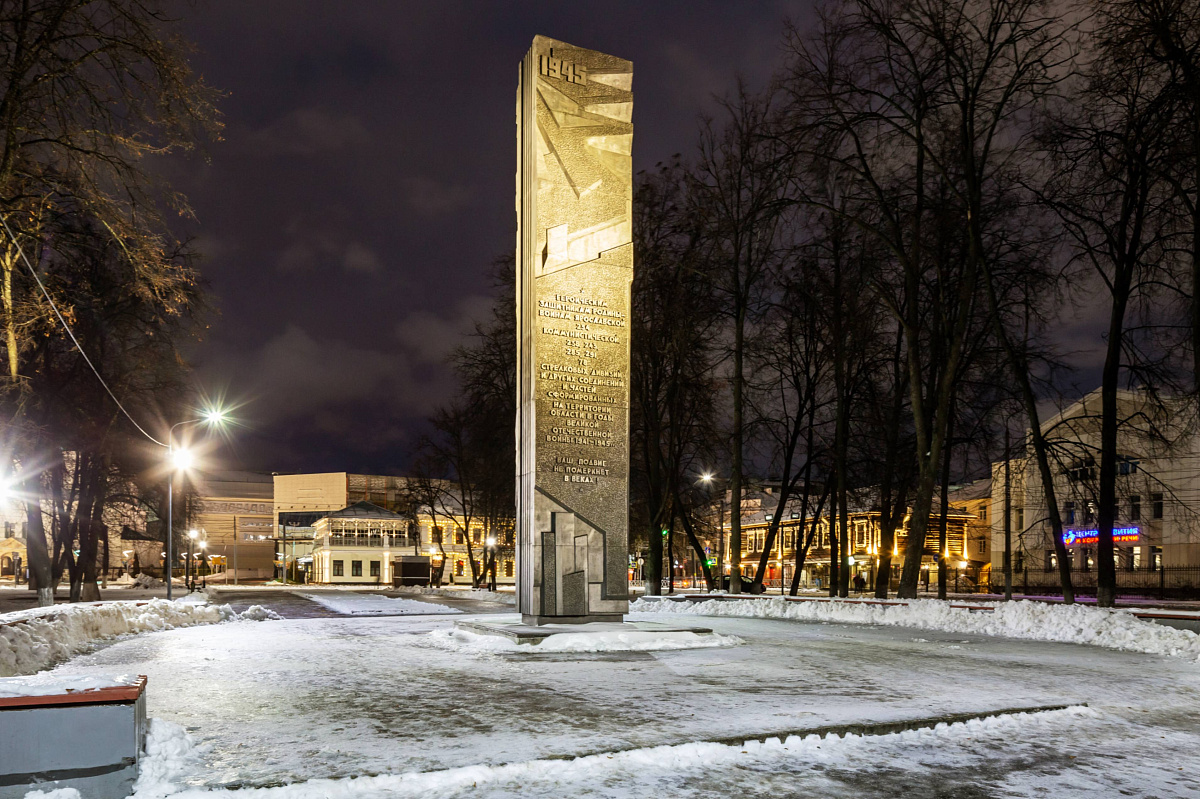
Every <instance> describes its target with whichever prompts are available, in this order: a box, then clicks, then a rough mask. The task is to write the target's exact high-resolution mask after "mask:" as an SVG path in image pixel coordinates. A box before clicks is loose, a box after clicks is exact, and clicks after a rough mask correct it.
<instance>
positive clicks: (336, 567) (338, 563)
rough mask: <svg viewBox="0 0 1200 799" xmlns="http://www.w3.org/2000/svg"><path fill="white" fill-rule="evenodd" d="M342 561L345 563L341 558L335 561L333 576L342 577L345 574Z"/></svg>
mask: <svg viewBox="0 0 1200 799" xmlns="http://www.w3.org/2000/svg"><path fill="white" fill-rule="evenodd" d="M342 563H343V561H340V560H335V561H334V562H333V576H334V577H341V576H342V575H343V574H344V572H343V571H342V569H343V566H342Z"/></svg>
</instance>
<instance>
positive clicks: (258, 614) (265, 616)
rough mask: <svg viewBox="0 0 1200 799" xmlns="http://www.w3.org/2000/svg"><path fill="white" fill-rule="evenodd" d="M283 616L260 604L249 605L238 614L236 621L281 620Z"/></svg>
mask: <svg viewBox="0 0 1200 799" xmlns="http://www.w3.org/2000/svg"><path fill="white" fill-rule="evenodd" d="M282 620H283V616H280V615H279V614H278V613H276V612H275V611H273V610H271V609H270V608H264V607H263V606H262V605H251V606H250V607H248V608H246V609H245V610H243V611H242V612H241V613H239V614H238V621H282Z"/></svg>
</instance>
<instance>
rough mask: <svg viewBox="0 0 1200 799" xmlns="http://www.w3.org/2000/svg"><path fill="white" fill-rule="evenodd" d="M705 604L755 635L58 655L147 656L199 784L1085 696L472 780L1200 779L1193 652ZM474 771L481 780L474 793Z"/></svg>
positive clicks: (1189, 790)
mask: <svg viewBox="0 0 1200 799" xmlns="http://www.w3.org/2000/svg"><path fill="white" fill-rule="evenodd" d="M457 618H465V616H459V617H457ZM636 618H638V619H645V620H663V621H668V622H675V621H678V619H677V618H667V617H659V616H652V615H648V614H647V615H640V616H638V617H636ZM697 621H701V620H700V619H697ZM703 623H704V624H705V625H709V626H712V627H713V628H714V630H715V631H716V632H719V633H723V634H732V635H737V636H740V637H741V638H743V639H745V641H746V644H745V645H743V646H738V647H733V648H727V649H707V650H705V649H702V650H685V651H676V652H659V653H653V654H650V653H632V654H596V655H540V656H526V655H520V656H518V655H475V654H465V653H462V652H456V651H451V650H447V649H445V648H442V647H439V646H436V645H434V643H433V642H432V641H431V640H430V637H429V636H427V635H426V633H427V632H429V631H430V630H433V629H438V628H444V627H447V626H449V625H450V624H452V619H450V618H447V617H441V618H439V617H429V616H425V617H396V618H379V619H375V618H345V619H301V620H288V621H280V622H266V623H262V624H256V625H246V626H242V625H223V626H219V627H198V628H190V629H181V630H171V631H166V632H162V633H154V634H148V635H142V636H139V637H136V638H131V639H128V640H124V641H120V642H118V643H115V644H113V645H110V646H108V647H106V648H104V649H101V650H99V651H97V652H95V653H93V654H91V655H87V656H85V657H81V658H77V659H75V660H73V661H71V662H70V663H68V664H66V665H65V666H64V667H63V670H64V671H69V672H70V673H84V672H113V671H118V672H137V673H144V674H147V675H149V677H150V687H149V710H150V715H151V716H153V717H155V718H161V719H167V720H170V721H174V722H178V723H179V724H182V725H184V726H185V727H186V728H187V729H188V730H189V731H190V732H191V733H192V735H193V737H194V738H195V739H196V740H197V742H198V743H199V746H200V758H199V759H198V760H197V761H195V762H194V763H192V764H191V766H190V767H189V769H188V774H187V775H186V781H187V782H189V783H191V784H193V785H197V786H201V785H203V786H208V787H215V786H222V785H225V786H263V785H277V784H279V783H281V782H291V781H296V780H308V779H317V778H343V777H350V776H360V775H372V774H387V775H396V774H402V773H405V772H428V771H435V770H441V769H454V768H460V767H469V766H476V765H478V764H486V765H495V764H503V763H521V762H523V761H531V760H537V759H540V758H547V757H559V756H564V755H577V754H586V753H596V752H601V753H602V752H613V751H617V750H628V749H637V748H640V747H653V746H659V745H663V744H685V743H687V742H689V741H697V740H705V739H714V738H724V737H727V736H732V735H747V736H750V735H763V734H780V733H782V734H786V733H788V732H789V731H794V730H797V729H804V728H811V727H817V726H821V725H826V724H837V723H851V722H860V721H887V720H897V719H909V718H923V717H929V716H934V715H938V714H941V713H960V712H967V711H984V710H994V709H1000V708H1009V707H1018V706H1030V705H1040V704H1067V703H1076V702H1087V703H1089V704H1090V705H1091V708H1092V709H1093V711H1094V712H1090V713H1087V714H1085V715H1082V716H1076V715H1070V714H1066V715H1064V714H1058V715H1054V714H1051V715H1050V716H1049V717H1046V718H1040V717H1039V718H1035V719H1032V720H1027V721H1021V720H1019V719H1014V720H1011V721H1009V722H1006V723H1005V724H1007V726H1005V725H999V726H996V725H983V726H977V727H976V728H975V729H974V730H973V731H967V732H963V730H964V728H954V729H957V730H958V732H956V733H954V734H948V735H946V736H943V738H940V739H939V738H937V737H936V736H933V737H926V738H921V737H920V736H917V737H915V738H914V737H912V736H909V738H907V739H905V737H904V736H885V737H881V738H877V739H861V740H859V741H857V742H833V743H832V744H829V743H826V744H823V745H822V746H823V750H822V751H823V752H824V754H821V753H820V752H815V751H814V750H812V748H811V747H808V748H805V747H802V746H791V747H789V748H788V749H786V750H785V749H784V748H783V747H776V748H774V749H772V748H771V747H764V748H762V749H761V750H754V751H751V750H750V749H747V750H746V753H745V754H743V753H742V748H740V747H718V748H717V749H716V750H713V751H712V752H709V754H708V755H706V756H704V757H701V758H698V759H697V758H695V757H692V758H687V757H684V758H682V759H681V760H680V759H679V758H674V760H673V758H672V757H670V756H665V755H661V754H660V755H655V756H645V755H639V754H637V753H629V754H626V755H621V756H617V757H615V758H612V759H611V761H612V762H611V763H608V762H607V761H609V760H610V759H609V758H608V757H607V755H601V756H600V758H599V760H596V761H576V762H575V763H556V764H541V765H539V766H537V767H532V766H530V767H524V768H526V770H525V771H521V770H520V769H517V770H516V771H513V769H514V768H516V767H514V766H509V767H506V769H502V770H500V771H496V770H494V769H492V770H483V771H482V772H481V771H480V770H479V769H472V770H471V771H470V772H466V773H474V774H476V777H475V778H473V779H472V782H471V784H475V783H477V782H479V780H480V779H482V778H481V777H479V776H478V775H479V774H480V773H483V774H487V775H489V776H488V777H487V778H486V779H484V783H485V784H481V785H480V786H479V787H480V788H486V791H487V792H489V793H488V794H487V795H491V793H490V792H494V795H505V794H506V793H512V792H514V787H513V783H512V782H511V780H514V779H515V780H519V781H520V784H521V785H522V786H523V787H522V788H521V790H520V791H519V792H520V793H521V794H522V795H541V794H542V793H544V794H545V795H564V794H563V790H564V784H566V785H570V786H573V787H571V789H570V790H569V791H567V794H566V795H585V794H586V795H596V796H633V795H637V796H644V795H648V791H649V793H653V792H655V791H657V790H661V791H663V792H669V793H675V794H680V792H681V791H682V795H707V794H706V793H705V791H706V790H708V789H707V788H705V787H704V786H711V789H712V795H716V794H717V793H721V794H724V795H727V794H728V793H729V791H730V789H731V787H733V786H734V785H736V786H739V790H740V791H741V792H742V793H743V794H745V795H750V796H758V795H762V796H780V795H787V794H789V793H798V792H801V791H804V792H808V791H809V790H810V789H811V790H815V791H816V793H808V795H810V796H816V795H851V793H853V795H855V796H893V795H900V794H901V793H905V792H906V793H907V795H915V796H935V795H938V796H941V795H944V796H962V797H991V796H997V797H999V796H1013V795H1016V796H1035V795H1046V796H1055V797H1064V796H1067V797H1071V796H1081V797H1082V796H1090V797H1095V796H1097V795H1104V794H1105V793H1111V794H1116V792H1117V791H1116V790H1115V788H1113V789H1111V790H1108V791H1104V790H1101V791H1100V792H1099V794H1098V793H1097V791H1098V789H1099V788H1100V787H1101V786H1105V785H1109V786H1112V785H1114V784H1116V783H1120V786H1119V787H1120V788H1122V789H1124V790H1128V791H1131V792H1132V793H1130V794H1128V795H1134V796H1160V797H1166V796H1180V797H1183V796H1196V795H1198V794H1200V787H1197V783H1196V781H1195V780H1196V778H1197V776H1198V775H1200V734H1198V732H1197V731H1198V729H1200V724H1198V722H1200V666H1198V665H1197V664H1196V663H1193V662H1189V661H1187V660H1184V659H1181V658H1165V657H1159V656H1153V655H1143V654H1135V653H1127V652H1119V651H1111V650H1104V649H1099V648H1094V647H1084V646H1077V645H1071V644H1054V643H1045V642H1030V641H1015V640H1008V639H995V638H988V637H984V636H968V635H963V634H961V633H960V634H944V633H937V632H931V631H926V630H922V631H914V630H906V629H901V628H885V627H872V626H862V625H840V624H810V623H797V622H791V621H777V620H768V619H737V618H705V619H703ZM710 746H715V745H710ZM678 751H680V752H682V751H685V750H678ZM818 755H819V756H818ZM631 758H632V760H631ZM639 758H640V759H639ZM601 761H604V762H601ZM674 761H678V762H677V763H676V764H675V765H670V766H669V767H668V765H669V764H671V763H672V762H674ZM588 763H592V765H590V766H589V765H587V764H588ZM655 763H658V764H659V765H658V766H655ZM638 764H640V765H638ZM605 768H609V771H605ZM529 769H532V770H529ZM518 772H519V773H518ZM389 779H393V778H389ZM423 779H433V778H431V777H430V778H423ZM439 780H441V781H440V782H438V783H437V784H439V785H441V786H442V787H443V788H445V789H446V790H445V791H439V794H440V795H457V791H458V789H457V788H454V787H453V785H452V783H453V782H454V781H453V780H452V779H449V775H443V778H439ZM447 780H449V781H447ZM403 782H404V785H405V786H407V787H405V788H404V789H403V790H401V786H400V785H399V784H392V783H388V784H387V785H380V786H379V788H380V790H382V792H372V791H371V790H369V789H368V788H369V786H368V783H360V784H359V788H360V789H361V790H357V791H356V792H355V793H352V794H342V793H338V792H334V793H329V794H328V795H330V796H335V795H336V796H341V795H346V796H351V795H354V796H376V795H379V796H390V795H408V794H407V793H406V791H407V789H408V788H409V787H411V788H414V789H416V788H417V787H418V784H420V783H421V782H422V780H421V779H417V780H415V781H413V779H411V778H406V779H405V780H403ZM325 784H326V785H328V783H325ZM339 785H340V786H341V787H342V788H345V787H346V784H345V783H339ZM900 785H907V786H909V787H908V788H907V789H906V791H902V790H901V789H900V787H899V786H900ZM489 786H490V787H489ZM505 786H507V787H505ZM310 787H315V786H310ZM429 787H430V784H429V783H425V788H424V789H423V790H424V791H426V792H428V790H429ZM468 787H469V786H468V785H467V784H466V783H464V784H463V786H462V790H463V791H465V792H472V791H468ZM1043 787H1044V788H1045V791H1044V792H1043V791H1042V790H1041V789H1042V788H1043ZM650 789H653V790H650ZM297 790H299V789H298V788H297ZM416 793H420V791H416ZM479 793H484V791H474V792H472V795H478V794H479ZM299 795H300V794H297V796H299ZM315 795H325V794H315Z"/></svg>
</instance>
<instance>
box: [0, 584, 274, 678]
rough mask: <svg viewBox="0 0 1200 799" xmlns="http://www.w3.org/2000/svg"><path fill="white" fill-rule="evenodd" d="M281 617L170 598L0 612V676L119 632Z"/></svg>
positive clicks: (41, 665) (27, 670) (43, 664)
mask: <svg viewBox="0 0 1200 799" xmlns="http://www.w3.org/2000/svg"><path fill="white" fill-rule="evenodd" d="M278 618H280V617H279V616H278V615H277V614H276V613H274V612H273V611H270V610H266V609H264V608H262V607H259V606H257V605H255V606H254V607H251V608H249V609H248V610H247V611H246V612H245V613H244V614H238V613H235V612H234V611H233V608H231V607H229V606H228V605H215V606H214V605H185V604H182V603H179V602H168V601H167V600H165V599H151V600H148V601H145V602H104V603H92V604H75V605H54V606H52V607H48V608H35V609H32V610H22V611H17V612H16V613H6V614H0V677H11V676H14V675H18V674H32V673H33V672H35V671H40V670H42V669H45V668H48V667H49V666H50V665H51V664H53V663H56V662H58V661H62V660H66V659H67V658H69V657H71V656H72V655H76V654H78V653H79V652H82V651H83V650H84V649H86V648H87V647H89V646H91V645H92V644H93V643H95V642H97V641H103V640H106V639H109V638H115V637H117V636H119V635H128V634H130V633H143V632H151V631H154V630H169V629H171V628H173V627H191V626H194V625H197V624H217V623H219V622H223V621H239V620H242V619H246V620H253V621H262V620H265V619H278Z"/></svg>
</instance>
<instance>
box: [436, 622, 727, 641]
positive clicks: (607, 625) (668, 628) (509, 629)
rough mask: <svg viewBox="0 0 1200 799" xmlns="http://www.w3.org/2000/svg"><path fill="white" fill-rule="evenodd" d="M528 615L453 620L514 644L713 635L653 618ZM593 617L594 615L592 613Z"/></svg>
mask: <svg viewBox="0 0 1200 799" xmlns="http://www.w3.org/2000/svg"><path fill="white" fill-rule="evenodd" d="M527 618H529V617H527V616H526V617H523V618H521V619H520V620H517V619H512V620H511V621H509V620H505V621H456V622H454V626H455V627H457V628H458V629H460V630H466V631H467V632H471V633H475V634H476V635H498V636H501V637H503V638H507V639H508V640H510V641H515V642H516V643H518V644H531V645H537V644H540V643H541V642H542V641H545V640H546V639H547V638H550V637H552V636H555V635H588V634H597V635H602V634H610V633H641V634H643V635H644V634H651V635H663V636H670V635H671V634H673V633H691V634H693V635H701V636H706V635H713V631H712V630H711V629H710V628H708V627H690V626H681V625H675V624H661V623H659V622H653V621H620V617H619V616H618V617H617V619H618V620H617V621H588V622H583V623H581V624H561V623H558V622H555V623H553V624H550V623H543V624H538V625H535V624H529V623H527V622H526V621H525V619H527ZM593 618H594V617H593Z"/></svg>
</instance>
